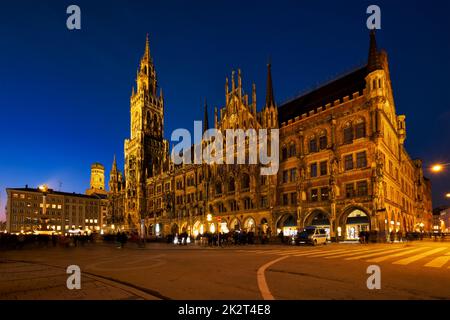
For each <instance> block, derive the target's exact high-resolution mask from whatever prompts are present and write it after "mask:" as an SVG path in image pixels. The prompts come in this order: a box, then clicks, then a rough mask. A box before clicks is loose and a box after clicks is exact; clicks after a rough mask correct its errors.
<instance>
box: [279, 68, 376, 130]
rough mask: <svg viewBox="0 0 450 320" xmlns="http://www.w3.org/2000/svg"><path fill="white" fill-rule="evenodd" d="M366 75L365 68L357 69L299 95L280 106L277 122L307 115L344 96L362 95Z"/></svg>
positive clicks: (366, 70)
mask: <svg viewBox="0 0 450 320" xmlns="http://www.w3.org/2000/svg"><path fill="white" fill-rule="evenodd" d="M367 74H368V69H367V66H364V67H362V68H358V69H357V70H355V71H353V72H351V73H348V74H346V75H344V76H342V77H340V78H338V79H336V80H333V81H331V82H329V83H327V84H326V85H324V86H321V87H319V88H317V89H314V90H312V91H310V92H308V93H306V94H304V95H301V96H299V97H297V98H295V99H293V100H291V101H288V102H287V103H285V104H283V105H281V106H280V107H279V109H278V120H279V123H280V125H281V123H283V122H287V121H288V120H290V119H292V120H293V119H294V118H295V117H297V116H301V115H302V114H304V113H309V112H310V111H312V110H314V109H315V108H318V107H322V106H325V105H326V104H328V103H333V102H334V101H336V100H338V99H342V98H344V97H345V96H350V97H351V96H352V95H353V93H355V92H359V93H360V94H362V91H363V90H364V88H365V86H366V80H365V78H366V76H367Z"/></svg>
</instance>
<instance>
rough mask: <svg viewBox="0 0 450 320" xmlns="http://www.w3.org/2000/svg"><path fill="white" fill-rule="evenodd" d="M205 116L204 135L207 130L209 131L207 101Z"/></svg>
mask: <svg viewBox="0 0 450 320" xmlns="http://www.w3.org/2000/svg"><path fill="white" fill-rule="evenodd" d="M204 112H205V113H204V116H203V133H205V131H206V130H208V129H209V123H208V104H207V102H206V99H205V111H204Z"/></svg>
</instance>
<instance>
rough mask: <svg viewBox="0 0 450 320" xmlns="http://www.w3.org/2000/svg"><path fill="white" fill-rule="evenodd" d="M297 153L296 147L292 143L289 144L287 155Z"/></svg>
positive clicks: (293, 155)
mask: <svg viewBox="0 0 450 320" xmlns="http://www.w3.org/2000/svg"><path fill="white" fill-rule="evenodd" d="M296 155H297V148H296V147H295V144H294V143H291V144H290V146H289V157H295V156H296Z"/></svg>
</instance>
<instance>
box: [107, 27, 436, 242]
mask: <svg viewBox="0 0 450 320" xmlns="http://www.w3.org/2000/svg"><path fill="white" fill-rule="evenodd" d="M136 83H137V88H133V91H132V95H131V99H130V114H131V136H130V138H129V139H127V140H125V148H124V149H125V168H124V175H122V173H121V172H120V171H118V169H117V165H116V164H115V162H114V165H113V169H112V171H111V177H110V183H109V184H110V193H109V197H110V199H111V202H110V213H111V215H110V220H111V221H112V222H114V223H116V224H118V225H121V226H122V227H124V228H126V229H135V230H140V229H144V230H143V231H144V232H145V233H146V235H147V236H167V235H168V234H175V233H181V232H183V231H186V232H187V233H189V234H191V235H194V236H196V235H198V234H202V233H204V232H217V231H220V232H225V233H226V232H233V231H242V230H246V231H253V232H255V234H261V233H268V232H270V234H271V235H272V236H273V235H276V234H278V233H279V232H280V231H283V233H284V235H287V234H291V233H294V232H296V230H297V229H299V228H302V227H305V226H310V225H316V226H323V227H325V228H326V229H327V231H328V233H329V237H330V238H333V239H334V238H336V237H337V238H339V239H355V238H357V237H358V234H359V232H360V231H362V230H373V231H379V233H386V232H390V231H395V232H396V231H399V232H403V233H405V232H409V231H428V230H430V228H431V224H432V204H431V185H430V182H429V180H428V179H426V178H425V177H424V173H423V167H422V162H421V161H420V160H415V159H412V158H411V157H410V156H409V154H408V153H407V151H406V149H405V146H404V142H405V139H406V122H405V120H406V117H405V116H404V115H398V114H397V112H396V108H395V102H394V93H393V91H392V85H391V77H390V71H389V64H388V57H387V54H386V52H384V51H380V50H378V48H377V44H376V39H375V33H374V32H372V33H371V34H370V45H369V54H368V60H367V64H366V65H364V66H362V67H360V68H358V69H356V70H354V71H352V72H350V73H348V74H346V75H344V76H342V77H340V78H338V79H335V80H334V81H331V82H329V83H327V84H325V85H323V86H321V87H319V88H317V89H315V90H312V91H310V92H308V93H306V94H304V95H302V96H300V97H297V98H295V99H293V100H291V101H289V102H287V103H285V104H283V105H279V106H278V105H277V104H276V102H275V98H274V86H273V81H272V76H271V66H270V65H268V70H267V87H266V99H265V101H264V103H262V104H259V105H258V104H257V101H256V88H255V85H254V84H253V86H252V87H251V96H250V97H249V96H248V95H247V94H244V90H243V81H242V74H241V71H240V70H239V71H238V72H237V75H236V74H235V72H232V74H231V79H228V78H227V80H226V84H225V105H224V106H223V107H222V108H215V110H214V128H216V129H219V130H221V132H224V131H225V130H226V129H243V130H247V129H256V130H258V129H261V128H262V129H268V130H269V131H270V130H271V129H279V136H280V140H279V148H280V150H279V154H280V159H279V160H280V167H279V170H278V173H277V174H276V175H272V176H264V175H261V174H260V167H261V165H258V164H256V165H253V164H252V165H237V164H234V165H233V164H223V165H222V164H211V165H208V164H183V165H174V164H173V163H172V162H171V158H170V155H169V147H168V146H169V144H168V141H166V140H165V139H164V98H163V95H162V91H159V93H158V90H157V89H158V85H157V76H156V71H155V66H154V63H153V60H152V58H151V55H150V48H149V42H148V39H147V43H146V46H145V53H144V56H143V57H142V59H141V62H140V67H139V71H138V74H137V79H136ZM204 113H205V116H204V121H203V126H204V128H203V130H204V131H206V130H207V129H209V123H208V110H207V106H206V105H205V109H204ZM207 143H208V141H203V142H202V144H207ZM194 148H195V146H194ZM245 148H246V149H248V141H246V142H245ZM142 225H143V226H144V228H142V227H141V226H142Z"/></svg>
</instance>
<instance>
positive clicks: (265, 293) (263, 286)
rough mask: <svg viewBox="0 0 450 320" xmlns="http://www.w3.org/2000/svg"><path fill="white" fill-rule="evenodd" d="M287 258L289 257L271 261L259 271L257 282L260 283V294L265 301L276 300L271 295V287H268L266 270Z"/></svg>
mask: <svg viewBox="0 0 450 320" xmlns="http://www.w3.org/2000/svg"><path fill="white" fill-rule="evenodd" d="M286 258H289V256H284V257H280V258H278V259H275V260H273V261H270V262H268V263H266V264H265V265H263V266H261V267H260V268H259V269H258V271H257V273H256V280H257V282H258V288H259V292H260V293H261V296H262V297H263V299H264V300H275V298H274V297H273V295H272V294H271V293H270V290H269V287H268V285H267V281H266V276H265V275H264V273H265V271H266V269H267V268H268V267H270V266H271V265H273V264H275V263H277V262H279V261H281V260H284V259H286Z"/></svg>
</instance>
